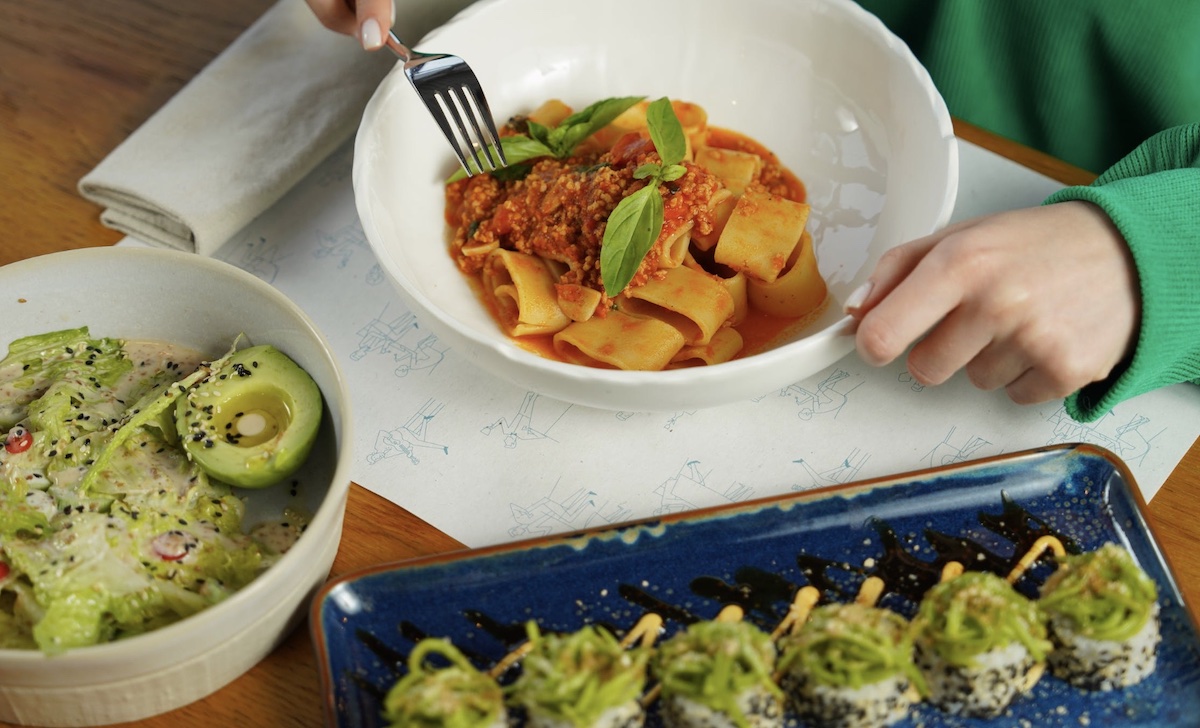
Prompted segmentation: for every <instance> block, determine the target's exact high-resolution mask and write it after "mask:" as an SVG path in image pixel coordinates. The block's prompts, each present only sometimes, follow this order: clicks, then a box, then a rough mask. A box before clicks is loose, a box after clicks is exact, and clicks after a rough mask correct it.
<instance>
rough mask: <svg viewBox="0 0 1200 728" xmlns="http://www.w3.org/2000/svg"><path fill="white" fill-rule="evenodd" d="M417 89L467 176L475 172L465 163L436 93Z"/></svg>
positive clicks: (464, 157) (460, 148)
mask: <svg viewBox="0 0 1200 728" xmlns="http://www.w3.org/2000/svg"><path fill="white" fill-rule="evenodd" d="M417 91H418V95H419V96H420V97H421V100H422V101H424V102H425V108H426V109H428V110H429V115H430V116H432V117H433V120H434V121H436V122H437V125H438V126H439V127H440V128H441V130H442V134H443V135H445V137H446V141H448V142H450V146H451V147H453V148H454V155H455V156H456V157H458V163H459V164H461V165H462V168H463V169H464V170H465V171H466V173H467V176H471V175H473V174H475V170H473V169H471V165H470V164H468V163H467V157H466V155H464V154H463V150H462V147H461V146H460V145H459V141H458V138H457V137H456V136H455V135H454V128H453V127H451V126H450V120H449V118H448V114H447V113H446V111H445V110H444V109H443V108H442V106H441V99H439V98H438V95H437V94H436V93H428V94H427V93H425V92H424V91H422V90H421V89H420V88H417Z"/></svg>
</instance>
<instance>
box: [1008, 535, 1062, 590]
mask: <svg viewBox="0 0 1200 728" xmlns="http://www.w3.org/2000/svg"><path fill="white" fill-rule="evenodd" d="M1046 551H1053V552H1054V555H1055V556H1064V555H1066V553H1067V550H1066V548H1064V547H1063V545H1062V541H1059V540H1058V539H1057V538H1055V537H1054V536H1042V537H1041V538H1039V539H1038V540H1037V541H1034V542H1033V546H1031V547H1030V548H1029V550H1028V551H1026V552H1025V555H1024V556H1022V557H1021V560H1020V561H1018V562H1017V565H1016V566H1014V567H1013V570H1012V571H1010V572H1009V574H1008V583H1009V584H1015V583H1016V582H1017V579H1020V578H1021V575H1022V574H1024V573H1025V572H1026V571H1027V570H1028V569H1029V567H1031V566H1033V562H1035V561H1037V560H1038V558H1040V557H1041V555H1042V554H1044V553H1046Z"/></svg>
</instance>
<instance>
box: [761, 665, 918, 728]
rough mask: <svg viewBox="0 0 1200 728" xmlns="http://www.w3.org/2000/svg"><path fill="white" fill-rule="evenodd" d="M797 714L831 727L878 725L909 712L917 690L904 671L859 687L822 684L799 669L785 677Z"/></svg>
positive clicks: (782, 682)
mask: <svg viewBox="0 0 1200 728" xmlns="http://www.w3.org/2000/svg"><path fill="white" fill-rule="evenodd" d="M781 684H782V687H783V689H784V690H785V691H786V692H787V694H788V698H789V701H790V702H791V705H792V708H793V709H794V710H795V711H796V714H797V715H798V716H799V717H801V718H802V719H804V720H805V721H806V722H807V723H811V724H814V725H820V726H829V727H830V728H878V727H880V726H889V725H891V724H893V723H895V722H896V721H898V720H901V719H902V718H904V717H906V716H907V715H908V711H909V709H910V708H911V707H912V704H913V700H914V698H916V697H917V694H916V691H915V690H913V689H912V684H911V683H910V682H909V680H908V678H907V677H905V676H903V675H893V676H891V677H888V678H884V679H883V680H878V681H876V682H873V683H871V684H869V685H863V686H861V687H857V688H850V687H840V686H834V685H822V684H818V683H815V682H813V681H811V680H808V679H807V676H806V675H804V674H803V673H802V672H799V671H795V670H793V671H789V672H788V673H786V674H785V675H784V676H783V678H782V679H781Z"/></svg>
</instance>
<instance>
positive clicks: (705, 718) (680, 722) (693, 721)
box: [662, 686, 783, 728]
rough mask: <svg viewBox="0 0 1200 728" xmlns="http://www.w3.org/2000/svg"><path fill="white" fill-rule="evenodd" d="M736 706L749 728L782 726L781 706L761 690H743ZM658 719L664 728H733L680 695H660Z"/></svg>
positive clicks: (724, 718)
mask: <svg viewBox="0 0 1200 728" xmlns="http://www.w3.org/2000/svg"><path fill="white" fill-rule="evenodd" d="M737 706H738V708H740V709H741V711H742V714H743V715H745V716H746V720H747V721H748V722H749V723H750V725H751V726H752V728H777V727H778V726H782V725H783V706H782V705H780V703H779V699H778V698H776V697H775V695H774V694H773V693H771V692H770V691H769V690H767V689H766V688H765V687H761V686H755V687H752V688H749V689H747V690H743V691H742V693H741V695H739V696H738V698H737ZM662 718H663V724H664V725H666V726H667V728H737V723H734V722H733V720H732V719H731V718H730V717H729V716H728V715H725V714H724V713H721V712H718V711H715V710H713V709H712V708H710V707H708V706H707V705H704V704H703V703H700V702H697V701H695V700H692V699H691V698H688V697H685V696H682V695H663V697H662Z"/></svg>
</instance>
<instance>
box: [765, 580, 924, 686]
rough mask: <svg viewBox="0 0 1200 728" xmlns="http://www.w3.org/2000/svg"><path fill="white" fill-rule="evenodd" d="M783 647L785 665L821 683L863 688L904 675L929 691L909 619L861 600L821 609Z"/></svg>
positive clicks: (828, 605) (780, 661) (784, 667)
mask: <svg viewBox="0 0 1200 728" xmlns="http://www.w3.org/2000/svg"><path fill="white" fill-rule="evenodd" d="M781 651H782V656H781V657H780V660H779V663H780V667H781V668H782V669H784V670H793V669H796V668H798V669H799V670H800V671H802V672H803V673H804V674H805V675H807V676H808V678H809V679H810V680H812V681H813V682H815V683H817V684H820V685H831V686H837V687H847V688H852V689H857V688H861V687H863V686H864V685H874V684H875V683H878V682H880V681H881V680H887V679H890V678H893V677H897V676H904V677H907V678H908V679H909V680H910V681H911V682H912V684H913V685H915V686H916V687H917V690H918V691H919V692H921V693H922V694H925V693H926V692H927V691H926V689H925V680H924V678H923V677H922V676H921V673H920V671H918V670H917V668H916V665H915V664H914V663H913V660H912V635H911V633H910V631H909V624H908V621H907V620H906V619H904V617H901V616H900V615H899V614H896V613H895V612H893V611H891V610H888V609H883V608H880V607H873V606H867V605H864V604H855V603H850V604H826V605H824V606H821V607H817V608H816V609H814V610H813V611H812V614H810V615H809V618H808V621H807V622H805V624H804V627H803V628H802V629H800V630H799V631H798V632H796V633H795V634H793V635H791V636H789V637H787V638H786V641H785V642H784V643H783V646H782V648H781Z"/></svg>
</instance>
